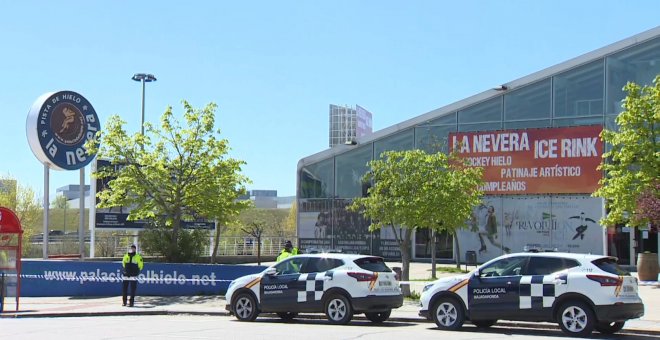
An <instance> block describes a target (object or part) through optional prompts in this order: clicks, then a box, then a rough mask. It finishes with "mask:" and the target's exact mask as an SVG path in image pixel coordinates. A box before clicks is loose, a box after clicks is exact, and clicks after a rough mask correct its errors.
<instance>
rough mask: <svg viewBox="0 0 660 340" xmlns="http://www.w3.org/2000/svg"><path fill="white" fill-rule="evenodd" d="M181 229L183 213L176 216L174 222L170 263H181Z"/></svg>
mask: <svg viewBox="0 0 660 340" xmlns="http://www.w3.org/2000/svg"><path fill="white" fill-rule="evenodd" d="M180 227H181V212H177V213H176V214H174V220H173V221H172V242H171V258H170V259H169V262H174V263H176V262H178V261H179V228H180Z"/></svg>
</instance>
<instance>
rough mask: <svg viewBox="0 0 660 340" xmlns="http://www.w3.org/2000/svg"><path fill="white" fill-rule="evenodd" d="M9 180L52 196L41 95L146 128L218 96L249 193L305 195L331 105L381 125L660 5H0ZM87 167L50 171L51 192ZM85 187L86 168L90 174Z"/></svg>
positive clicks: (653, 12) (648, 21)
mask: <svg viewBox="0 0 660 340" xmlns="http://www.w3.org/2000/svg"><path fill="white" fill-rule="evenodd" d="M0 8H2V10H0V41H1V43H2V49H1V50H0V51H2V52H1V53H0V65H1V66H0V107H1V108H2V111H1V112H2V113H1V116H0V117H2V123H0V131H1V133H0V145H2V146H1V147H0V159H1V160H2V161H0V175H5V176H6V175H11V176H13V177H15V178H17V179H18V180H19V181H20V182H21V183H22V184H23V185H28V186H31V187H33V188H34V189H35V190H36V191H37V192H39V193H43V192H44V190H43V166H42V165H41V163H39V161H37V159H36V158H35V156H34V155H33V154H32V152H31V150H30V147H29V145H28V142H27V138H26V133H25V123H26V118H27V113H28V109H29V108H30V106H31V105H32V103H33V102H34V101H35V99H37V97H38V96H40V95H41V94H43V93H45V92H53V91H61V90H72V91H75V92H78V93H80V94H82V95H83V96H85V97H86V98H87V99H88V100H89V101H90V102H91V103H92V105H93V106H94V108H95V110H96V112H97V114H98V115H99V118H100V119H101V122H102V126H103V123H105V121H106V120H107V119H108V117H110V116H111V115H113V114H118V115H120V116H122V118H123V119H124V120H126V121H127V122H128V126H127V130H129V131H131V132H135V131H138V130H139V126H140V108H141V107H140V103H141V102H140V101H141V86H140V84H139V83H137V82H134V81H132V80H131V76H132V75H133V74H134V73H138V72H146V73H152V74H154V75H155V76H156V77H157V78H158V81H157V82H155V83H150V84H147V89H146V121H148V122H154V123H156V122H158V119H159V117H160V115H161V114H162V113H163V112H164V111H165V109H166V107H167V106H172V107H173V108H174V111H175V112H176V113H181V111H182V107H181V105H180V102H181V100H183V99H185V100H188V101H189V102H190V103H191V104H192V105H193V106H195V107H200V108H201V107H203V106H204V105H206V104H207V103H209V102H215V103H217V104H218V106H219V108H218V110H217V119H216V123H217V126H218V127H219V128H220V129H221V130H222V137H224V138H227V139H228V140H229V142H230V146H231V147H232V151H231V155H232V156H233V157H235V158H239V159H242V160H244V161H246V162H247V165H246V166H245V167H244V173H245V174H246V175H247V176H248V177H249V178H251V180H252V181H253V184H251V185H249V189H276V190H277V191H278V193H279V195H280V196H288V195H295V188H296V165H297V162H298V160H300V159H301V158H303V157H306V156H309V155H311V154H314V153H317V152H319V151H322V150H324V149H326V148H327V147H328V105H329V104H340V105H344V104H348V105H355V104H359V105H360V106H362V107H365V108H366V109H368V110H369V111H371V112H372V113H373V126H374V130H380V129H383V128H385V127H388V126H391V125H394V124H396V123H398V122H401V121H403V120H406V119H409V118H412V117H415V116H418V115H421V114H423V113H425V112H428V111H431V110H433V109H436V108H439V107H441V106H444V105H447V104H450V103H453V102H455V101H457V100H460V99H463V98H465V97H468V96H471V95H473V94H476V93H479V92H482V91H485V90H487V89H489V88H492V87H493V86H495V85H498V84H502V83H505V82H507V81H511V80H514V79H517V78H520V77H522V76H525V75H527V74H530V73H533V72H535V71H538V70H541V69H543V68H546V67H549V66H552V65H555V64H558V63H560V62H563V61H565V60H568V59H571V58H573V57H576V56H578V55H581V54H584V53H587V52H589V51H592V50H594V49H597V48H600V47H603V46H605V45H608V44H610V43H614V42H616V41H618V40H621V39H624V38H627V37H629V36H632V35H635V34H637V33H641V32H643V31H645V30H648V29H651V28H654V27H656V26H658V25H659V24H660V20H659V19H658V14H659V13H660V1H655V0H653V1H634V2H633V1H609V0H600V1H565V0H555V1H529V0H527V1H506V0H503V1H452V2H450V1H439V0H438V1H383V0H380V1H375V0H373V1H357V0H353V1H349V0H334V1H302V0H299V1H285V0H281V1H163V0H161V1H123V0H122V1H82V0H80V1H70V0H61V1H48V2H46V1H34V0H23V1H10V0H0ZM78 177H79V174H78V171H68V172H65V171H54V170H53V171H51V175H50V182H51V183H50V192H51V196H52V195H54V192H55V189H56V188H58V187H61V186H64V185H67V184H76V183H78V181H79V179H78ZM87 180H89V175H87Z"/></svg>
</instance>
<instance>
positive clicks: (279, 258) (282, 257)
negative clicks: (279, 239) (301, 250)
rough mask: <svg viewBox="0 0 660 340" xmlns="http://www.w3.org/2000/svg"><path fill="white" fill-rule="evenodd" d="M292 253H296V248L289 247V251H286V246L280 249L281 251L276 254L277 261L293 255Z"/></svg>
mask: <svg viewBox="0 0 660 340" xmlns="http://www.w3.org/2000/svg"><path fill="white" fill-rule="evenodd" d="M293 255H298V248H296V247H293V249H291V252H288V251H287V250H286V248H284V249H282V252H280V255H278V256H277V261H278V262H279V261H282V260H284V259H285V258H287V257H290V256H293Z"/></svg>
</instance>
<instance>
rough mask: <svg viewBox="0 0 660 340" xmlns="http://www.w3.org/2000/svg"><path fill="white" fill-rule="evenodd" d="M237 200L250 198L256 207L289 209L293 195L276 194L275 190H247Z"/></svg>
mask: <svg viewBox="0 0 660 340" xmlns="http://www.w3.org/2000/svg"><path fill="white" fill-rule="evenodd" d="M238 199H239V200H250V201H252V203H254V207H255V208H258V209H290V208H291V205H293V201H295V199H296V197H295V196H283V197H278V196H277V190H248V192H247V194H246V195H244V196H240V197H239V198H238Z"/></svg>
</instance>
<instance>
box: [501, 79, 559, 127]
mask: <svg viewBox="0 0 660 340" xmlns="http://www.w3.org/2000/svg"><path fill="white" fill-rule="evenodd" d="M504 117H505V120H507V121H510V120H519V119H533V118H550V79H549V78H548V79H546V80H542V81H539V82H537V83H534V84H532V85H528V86H525V87H522V88H519V89H515V90H513V91H511V92H508V93H507V94H505V95H504Z"/></svg>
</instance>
